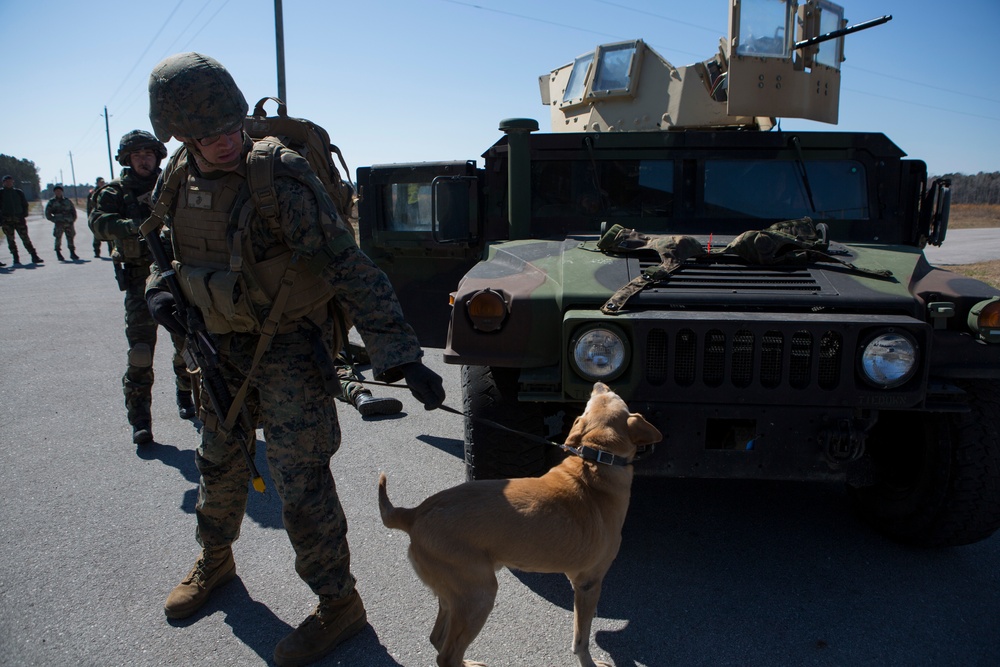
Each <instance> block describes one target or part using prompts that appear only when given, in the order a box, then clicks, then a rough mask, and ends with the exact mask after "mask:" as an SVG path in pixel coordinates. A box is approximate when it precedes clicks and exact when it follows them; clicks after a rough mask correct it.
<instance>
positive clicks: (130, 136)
mask: <svg viewBox="0 0 1000 667" xmlns="http://www.w3.org/2000/svg"><path fill="white" fill-rule="evenodd" d="M144 148H148V149H149V150H151V151H153V152H154V153H155V154H156V159H157V160H162V159H163V158H165V157H167V147H166V146H164V145H163V142H162V141H160V140H159V139H157V138H156V137H154V136H153V135H152V134H150V133H149V132H146V131H145V130H132V131H131V132H128V133H127V134H125V136H123V137H122V140H121V141H120V142H119V143H118V155H116V156H115V159H116V160H118V164H120V165H121V166H123V167H127V166H129V161H128V156H129V155H131V154H132V153H134V152H135V151H141V150H142V149H144Z"/></svg>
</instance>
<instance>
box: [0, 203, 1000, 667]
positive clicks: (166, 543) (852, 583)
mask: <svg viewBox="0 0 1000 667" xmlns="http://www.w3.org/2000/svg"><path fill="white" fill-rule="evenodd" d="M77 228H78V231H79V237H78V238H79V250H80V255H81V257H83V258H84V259H83V260H81V261H79V262H76V263H60V262H57V261H55V259H54V257H53V254H54V253H53V252H52V249H51V243H50V240H51V236H50V228H49V225H48V223H45V222H44V221H40V220H37V219H36V220H33V221H32V223H31V225H30V229H31V235H32V238H33V240H34V242H35V244H36V246H37V247H38V249H39V251H40V253H41V254H42V256H43V257H44V258H45V259H46V260H47V261H46V262H45V265H44V266H32V265H28V266H25V267H18V268H14V269H13V270H12V269H11V267H10V266H8V268H6V269H0V342H2V344H0V443H2V452H3V456H4V458H3V466H2V468H0V489H2V493H0V518H2V521H0V665H45V666H62V665H67V666H68V665H73V666H79V665H84V666H89V665H93V666H95V667H97V666H100V667H105V666H111V665H128V666H139V665H149V666H185V667H186V666H189V665H207V666H217V665H262V664H269V663H270V656H271V652H272V650H273V647H274V644H275V643H276V642H277V641H278V640H279V639H280V638H281V637H282V636H284V635H285V634H286V633H288V632H289V631H290V630H291V629H292V628H294V627H295V626H296V625H297V624H298V623H299V622H300V621H301V620H302V619H303V618H304V617H305V615H306V614H307V613H308V612H309V611H310V610H311V608H312V606H313V605H314V603H315V600H314V598H313V597H312V596H311V594H310V592H309V590H308V589H307V587H306V586H305V584H303V583H302V582H301V580H299V578H298V577H297V576H296V575H295V572H294V570H293V566H292V550H291V547H290V546H289V544H288V540H287V538H286V536H285V534H284V531H283V530H282V527H281V519H280V513H279V503H278V499H277V497H276V496H275V494H274V492H273V491H269V492H268V493H267V494H266V495H263V496H261V495H258V494H255V493H253V492H251V501H250V505H249V508H248V511H247V517H246V519H245V521H244V523H243V535H242V537H241V538H240V540H239V541H238V542H237V543H236V546H235V553H236V561H237V567H238V571H239V574H240V577H239V578H238V579H236V580H234V581H233V582H232V583H230V584H229V585H227V586H226V587H225V588H224V589H222V590H220V591H219V592H218V593H217V594H216V595H215V596H214V597H213V599H212V600H211V601H210V602H209V604H208V605H207V606H206V607H205V609H204V610H203V611H202V612H200V613H198V614H197V615H196V616H195V617H193V618H192V619H189V620H185V621H181V622H170V621H167V620H166V619H165V618H164V615H163V611H162V605H163V601H164V599H165V597H166V594H167V592H168V591H169V590H170V589H171V588H172V587H173V586H174V585H175V584H176V583H177V582H178V581H179V580H180V578H181V577H182V576H183V575H184V574H186V572H187V571H188V569H189V568H190V567H191V565H192V563H193V561H194V558H195V556H196V554H197V546H196V544H195V541H194V516H193V508H194V503H195V498H196V493H197V472H196V469H195V464H194V447H195V445H196V442H197V437H198V436H197V433H196V431H195V428H194V426H193V425H192V424H191V423H190V422H185V421H181V420H180V419H179V418H178V417H177V414H176V411H175V406H174V402H173V396H172V394H173V388H172V382H171V381H170V379H169V375H170V374H169V367H170V365H169V358H168V357H169V343H167V342H166V341H167V340H168V339H166V338H165V337H163V338H161V345H160V347H159V349H158V350H157V356H156V368H157V369H158V370H159V371H160V378H161V379H160V380H159V381H158V382H157V383H156V385H155V387H154V394H155V395H154V402H153V415H154V422H153V432H154V434H155V436H156V441H155V443H154V444H151V445H148V446H145V447H142V448H140V449H138V450H137V449H136V447H135V446H134V445H132V444H131V439H130V430H129V428H128V425H127V424H126V422H125V415H124V408H123V406H122V395H121V388H120V376H121V373H122V371H123V369H124V362H125V349H126V348H125V339H124V334H123V330H122V329H123V325H122V316H123V308H122V300H121V294H120V293H119V292H118V291H117V288H116V287H115V284H114V281H113V278H112V269H111V263H110V262H109V261H108V260H106V259H100V260H95V259H93V258H90V254H91V253H90V245H89V241H90V238H89V234H88V232H87V231H86V227H85V225H81V224H79V223H78V225H77ZM0 257H2V258H3V261H7V262H8V264H9V261H8V255H7V253H6V251H5V250H3V249H0ZM427 362H428V364H429V365H430V366H431V367H433V368H435V369H436V370H437V371H438V372H440V373H441V374H442V375H443V376H444V378H445V381H446V389H447V391H448V393H449V399H448V401H447V402H448V404H450V405H452V406H460V405H461V399H460V387H459V384H458V369H457V368H456V367H452V366H447V365H445V364H443V363H442V361H441V354H440V350H433V349H432V350H428V351H427ZM377 391H378V392H379V393H385V392H389V391H395V392H397V393H396V394H395V395H397V396H399V397H400V398H401V399H402V400H403V402H404V406H405V407H404V414H402V415H400V416H399V417H397V418H385V419H381V420H370V421H364V420H362V419H361V418H360V416H359V415H358V414H357V413H356V412H355V411H354V410H353V409H351V408H349V407H345V409H343V410H341V421H342V427H343V431H344V442H343V446H342V448H341V451H340V452H339V453H338V454H337V455H336V456H335V457H334V459H333V463H332V468H333V471H334V475H335V477H336V480H337V483H338V487H339V490H340V493H341V498H342V501H343V504H344V507H345V510H346V513H347V515H348V520H349V524H350V535H349V538H350V543H351V551H352V553H353V569H354V572H355V574H356V576H357V578H358V581H359V584H358V585H359V589H360V591H361V594H362V596H363V598H364V600H365V604H366V607H367V609H368V618H369V621H370V627H369V628H367V629H366V630H365V631H364V632H362V633H361V634H360V635H359V636H358V637H356V638H354V639H352V640H351V641H349V642H348V643H346V644H345V645H343V646H342V647H340V648H339V649H338V650H337V651H336V652H335V653H334V655H333V656H331V657H330V658H328V659H327V660H326V661H324V662H321V663H319V664H320V665H350V666H351V667H390V666H394V665H401V666H404V667H417V666H421V667H426V666H429V665H432V664H433V663H434V653H433V650H432V648H431V646H430V643H429V642H428V640H427V634H428V633H429V631H430V628H431V624H432V622H433V619H434V615H435V610H436V602H435V601H434V600H433V599H432V597H431V595H430V594H429V593H428V591H427V590H426V589H425V588H424V587H423V586H422V585H421V584H420V583H419V581H418V580H417V578H416V576H415V575H414V573H413V571H412V569H411V568H410V565H409V563H408V561H407V559H406V555H405V551H406V546H407V540H406V537H405V535H403V534H402V533H400V532H398V531H390V530H388V529H386V528H384V527H383V526H382V525H381V523H380V521H379V519H378V512H377V506H376V493H375V485H376V480H377V477H378V473H379V472H380V471H384V472H386V473H387V474H388V476H389V489H390V495H391V496H392V498H393V500H394V501H395V502H396V504H399V505H407V506H409V505H413V504H416V503H417V502H418V501H419V500H421V499H423V498H424V497H425V496H427V495H429V494H430V493H431V492H433V491H436V490H439V489H442V488H445V487H447V486H451V485H453V484H455V483H458V482H460V481H461V480H462V479H463V474H464V471H463V464H462V460H461V438H462V425H461V422H460V420H459V418H457V417H455V416H453V415H450V414H447V413H444V412H440V411H438V412H430V413H428V412H425V411H424V410H423V409H422V408H421V407H420V406H419V405H418V404H417V403H416V402H415V401H414V400H413V399H412V398H411V397H410V396H409V393H408V392H406V391H405V390H401V389H400V390H389V389H378V390H377ZM261 449H263V447H261ZM258 458H259V461H258V462H259V465H260V467H261V469H262V470H266V465H264V461H263V455H262V452H261V453H259V455H258ZM267 482H268V483H269V484H270V479H269V478H267ZM499 578H500V593H499V596H498V601H497V607H496V609H495V611H494V612H493V615H492V616H491V617H490V619H489V621H488V623H487V626H486V628H485V629H484V631H483V633H482V634H481V635H480V637H479V638H478V639H477V640H476V642H475V643H474V644H473V646H472V649H471V650H470V653H469V656H468V657H469V658H471V659H478V660H483V661H485V662H487V663H488V664H489V665H491V667H503V666H507V665H511V666H513V665H529V666H532V667H537V666H540V665H541V666H548V665H560V666H566V667H569V666H570V665H576V664H577V662H576V660H575V658H574V657H573V656H572V654H571V652H570V639H571V632H572V630H571V625H572V594H571V591H570V588H569V584H568V583H567V581H566V580H565V578H564V577H562V576H561V575H528V574H523V573H511V572H509V571H507V570H503V571H501V572H500V573H499ZM594 630H595V634H594V637H593V639H592V645H593V648H594V655H595V657H596V658H598V659H605V660H611V661H613V662H614V664H615V665H617V667H626V666H645V667H651V666H659V665H683V666H687V665H712V666H715V665H741V666H745V665H762V666H763V665H767V666H772V665H906V666H911V665H963V666H966V665H993V664H996V654H997V653H998V652H1000V537H998V536H994V537H992V538H990V539H988V540H985V541H983V542H980V543H978V544H975V545H971V546H968V547H962V548H955V549H946V550H933V551H925V550H913V549H909V548H904V547H901V546H898V545H895V544H893V543H891V542H888V541H886V540H885V539H883V538H882V537H881V536H879V535H877V534H874V533H873V532H872V531H871V530H869V529H868V528H867V527H865V526H864V525H861V524H859V523H858V522H857V521H856V520H855V518H854V517H853V516H852V514H851V512H850V510H849V507H848V504H847V498H846V494H845V492H844V490H843V489H842V488H841V487H840V486H838V485H805V484H781V483H750V482H720V481H704V480H644V479H639V480H637V482H636V484H635V486H634V489H633V499H632V507H631V510H630V515H629V518H628V521H627V523H626V526H625V531H624V543H623V546H622V550H621V553H620V554H619V557H618V559H617V561H616V563H615V565H614V566H613V568H612V570H611V572H610V573H609V576H608V578H607V580H606V581H605V585H604V594H603V597H602V598H601V603H600V607H599V609H598V618H597V619H596V621H595V625H594Z"/></svg>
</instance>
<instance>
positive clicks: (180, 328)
mask: <svg viewBox="0 0 1000 667" xmlns="http://www.w3.org/2000/svg"><path fill="white" fill-rule="evenodd" d="M176 305H177V302H176V301H174V295H173V294H171V293H170V292H165V291H163V290H157V291H155V292H150V293H149V294H147V295H146V306H147V307H148V308H149V314H150V315H152V316H153V319H154V320H156V321H157V322H159V323H160V324H162V325H163V326H164V327H166V329H167V331H169V332H170V333H172V334H176V335H178V336H183V335H184V334H186V333H187V331H185V330H184V325H183V324H181V321H180V320H179V319H177V312H176V310H175V308H174V307H175V306H176Z"/></svg>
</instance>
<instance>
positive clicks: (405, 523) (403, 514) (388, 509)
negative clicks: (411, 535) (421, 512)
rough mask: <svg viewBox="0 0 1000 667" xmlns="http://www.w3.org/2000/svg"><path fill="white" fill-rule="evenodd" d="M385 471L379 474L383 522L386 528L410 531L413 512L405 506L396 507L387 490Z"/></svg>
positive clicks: (379, 509) (380, 506) (379, 495)
mask: <svg viewBox="0 0 1000 667" xmlns="http://www.w3.org/2000/svg"><path fill="white" fill-rule="evenodd" d="M386 487H387V481H386V477H385V473H381V474H379V476H378V511H379V514H381V515H382V523H383V524H385V527H386V528H398V529H399V530H405V531H406V532H410V526H412V525H413V512H412V511H411V510H409V509H407V508H405V507H394V506H393V504H392V502H391V501H390V500H389V492H388V491H387V490H386Z"/></svg>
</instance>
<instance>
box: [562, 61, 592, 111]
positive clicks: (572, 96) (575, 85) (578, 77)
mask: <svg viewBox="0 0 1000 667" xmlns="http://www.w3.org/2000/svg"><path fill="white" fill-rule="evenodd" d="M592 62H594V53H593V52H591V53H588V54H586V55H583V56H580V57H579V58H577V59H576V62H574V63H573V71H572V72H571V73H570V75H569V83H568V84H567V85H566V92H565V93H564V94H563V102H572V101H573V100H579V99H582V98H583V91H584V89H585V87H586V85H587V71H588V70H589V69H590V64H591V63H592Z"/></svg>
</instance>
